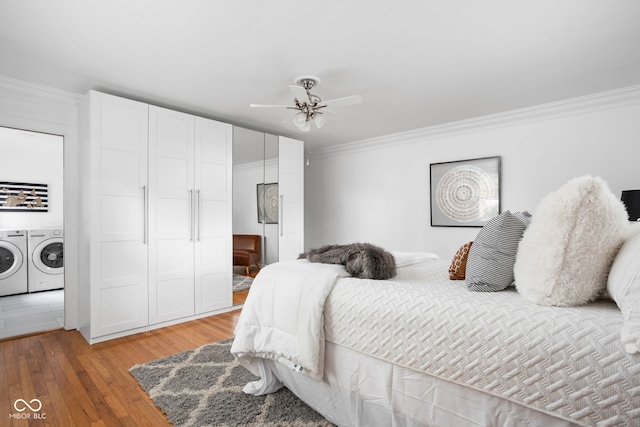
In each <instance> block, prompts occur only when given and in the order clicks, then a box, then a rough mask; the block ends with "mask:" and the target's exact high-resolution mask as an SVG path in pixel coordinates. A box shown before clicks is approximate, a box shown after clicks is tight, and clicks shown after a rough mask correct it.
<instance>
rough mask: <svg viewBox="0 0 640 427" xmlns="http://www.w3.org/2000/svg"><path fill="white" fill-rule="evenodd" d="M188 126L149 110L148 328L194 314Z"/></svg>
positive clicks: (187, 119)
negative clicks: (149, 325) (151, 325)
mask: <svg viewBox="0 0 640 427" xmlns="http://www.w3.org/2000/svg"><path fill="white" fill-rule="evenodd" d="M194 125H195V120H194V117H193V116H192V115H190V114H184V113H180V112H176V111H172V110H167V109H164V108H159V107H154V106H150V107H149V324H154V323H160V322H165V321H169V320H174V319H179V318H181V317H186V316H191V315H193V314H194V289H193V281H194V273H193V256H194V241H195V233H196V230H195V220H196V212H195V197H196V190H195V188H194Z"/></svg>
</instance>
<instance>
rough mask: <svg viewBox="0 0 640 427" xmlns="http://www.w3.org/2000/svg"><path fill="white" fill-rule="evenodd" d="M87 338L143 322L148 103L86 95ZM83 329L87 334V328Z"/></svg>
mask: <svg viewBox="0 0 640 427" xmlns="http://www.w3.org/2000/svg"><path fill="white" fill-rule="evenodd" d="M89 109H90V119H89V120H90V142H89V141H87V143H90V144H91V146H90V147H89V148H88V149H89V150H90V155H89V159H88V161H89V162H90V166H89V167H90V174H91V177H90V178H87V179H90V181H91V184H90V188H89V191H88V192H87V193H86V194H85V195H84V197H86V198H87V200H88V203H87V204H85V208H87V209H89V211H90V214H89V215H88V216H86V217H87V218H88V221H89V224H88V227H89V228H90V231H89V233H90V243H89V247H90V249H89V253H90V263H91V265H90V272H91V273H90V277H91V280H90V283H89V284H87V286H90V287H91V295H90V298H91V304H90V305H91V310H90V311H91V313H90V316H91V331H90V332H89V335H90V336H91V337H98V336H102V335H107V334H111V333H116V332H120V331H125V330H128V329H134V328H138V327H143V326H146V325H147V320H148V317H147V307H148V294H147V289H148V286H147V244H146V233H145V231H146V229H145V226H146V220H145V197H146V194H145V192H146V190H147V188H148V185H147V131H148V129H147V124H148V106H147V104H143V103H140V102H135V101H130V100H127V99H122V98H118V97H115V96H111V95H106V94H102V93H98V92H93V91H92V92H90V94H89ZM83 333H85V336H86V332H83Z"/></svg>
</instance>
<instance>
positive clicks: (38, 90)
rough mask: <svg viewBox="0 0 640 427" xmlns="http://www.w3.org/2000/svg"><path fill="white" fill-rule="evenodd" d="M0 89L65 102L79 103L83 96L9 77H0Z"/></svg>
mask: <svg viewBox="0 0 640 427" xmlns="http://www.w3.org/2000/svg"><path fill="white" fill-rule="evenodd" d="M0 88H3V89H8V90H13V91H19V92H22V93H30V94H32V95H35V96H39V97H48V98H55V99H58V100H61V99H62V100H65V101H67V102H74V103H79V102H80V101H81V100H82V98H83V96H82V95H79V94H77V93H72V92H67V91H64V90H60V89H54V88H52V87H48V86H43V85H39V84H36V83H30V82H26V81H24V80H18V79H14V78H11V77H7V76H3V75H0Z"/></svg>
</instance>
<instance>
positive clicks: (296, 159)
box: [278, 136, 304, 261]
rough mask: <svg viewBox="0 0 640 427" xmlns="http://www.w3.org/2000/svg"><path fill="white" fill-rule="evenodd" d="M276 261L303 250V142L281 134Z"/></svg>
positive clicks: (293, 257) (295, 256) (290, 257)
mask: <svg viewBox="0 0 640 427" xmlns="http://www.w3.org/2000/svg"><path fill="white" fill-rule="evenodd" d="M278 191H279V193H280V194H279V196H280V200H279V208H280V212H279V215H278V227H279V228H278V232H279V233H278V234H279V236H280V237H279V243H278V248H279V250H278V253H279V257H278V260H279V261H287V260H292V259H296V258H298V255H299V254H300V253H301V252H303V251H304V143H303V142H302V141H298V140H295V139H291V138H286V137H284V136H281V137H280V140H279V164H278Z"/></svg>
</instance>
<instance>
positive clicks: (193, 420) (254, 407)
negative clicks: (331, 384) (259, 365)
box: [129, 340, 333, 427]
mask: <svg viewBox="0 0 640 427" xmlns="http://www.w3.org/2000/svg"><path fill="white" fill-rule="evenodd" d="M232 342H233V340H225V341H220V342H217V343H213V344H208V345H205V346H203V347H200V348H197V349H195V350H189V351H185V352H182V353H178V354H175V355H173V356H169V357H165V358H162V359H158V360H155V361H152V362H149V363H144V364H141V365H136V366H134V367H132V368H131V369H130V370H129V372H131V375H133V377H134V378H135V379H136V380H137V381H138V383H139V384H140V386H141V387H142V389H143V390H144V391H146V392H147V394H149V396H150V397H151V399H152V400H153V403H154V404H155V405H156V406H157V407H158V408H160V409H161V410H162V411H163V412H164V413H165V414H167V418H168V419H169V421H170V422H171V423H172V424H173V425H175V426H177V427H188V426H189V427H191V426H193V427H203V426H247V427H259V426H260V427H262V426H274V427H275V426H283V427H286V426H333V424H331V423H330V422H329V421H327V420H326V419H324V418H323V417H322V416H321V415H320V414H318V413H317V412H315V411H314V410H313V409H311V408H310V407H309V406H307V405H306V404H305V403H304V402H302V401H301V400H300V399H298V398H297V397H296V396H295V395H294V394H293V393H291V392H290V391H289V390H288V389H287V388H282V389H281V390H279V391H278V392H276V393H273V394H268V395H266V396H251V395H247V394H245V393H243V392H242V388H243V387H244V386H245V385H246V384H247V383H248V382H249V381H254V380H256V379H257V377H256V376H254V375H253V374H252V373H250V372H249V371H248V370H247V369H245V368H244V367H243V366H240V365H239V364H238V362H237V361H236V360H235V358H234V357H233V355H232V354H231V353H230V349H231V343H232Z"/></svg>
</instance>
